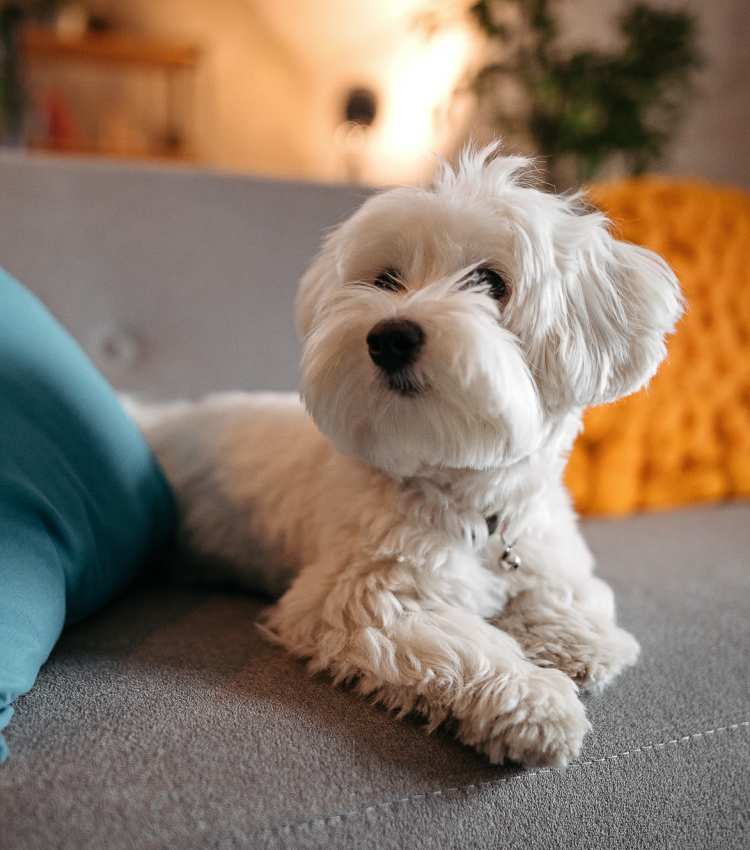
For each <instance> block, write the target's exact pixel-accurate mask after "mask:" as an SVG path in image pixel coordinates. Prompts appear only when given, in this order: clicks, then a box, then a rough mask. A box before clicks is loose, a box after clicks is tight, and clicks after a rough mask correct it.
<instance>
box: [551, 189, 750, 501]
mask: <svg viewBox="0 0 750 850" xmlns="http://www.w3.org/2000/svg"><path fill="white" fill-rule="evenodd" d="M591 196H592V199H593V201H594V202H595V203H596V204H597V205H598V206H600V207H601V208H602V209H604V210H605V211H606V212H607V213H608V214H609V216H610V217H611V219H612V220H613V222H614V223H615V230H616V232H617V235H618V236H619V237H620V238H622V239H626V240H628V241H630V242H637V243H640V244H642V245H645V246H646V247H648V248H651V249H653V250H654V251H656V252H658V253H659V254H661V255H662V256H663V257H664V258H665V259H666V260H667V262H668V263H670V265H671V266H672V268H673V269H674V270H675V273H676V274H677V276H678V277H679V279H680V282H681V284H682V287H683V292H684V294H685V297H686V299H687V314H686V315H685V317H684V318H683V319H682V320H681V322H680V324H679V325H678V328H677V333H676V334H675V335H674V336H673V337H671V338H670V340H669V355H668V357H667V360H666V361H665V363H664V364H663V365H662V367H661V369H660V370H659V372H658V373H657V375H656V377H655V378H654V380H653V381H652V382H651V384H650V386H649V387H648V388H647V389H646V390H644V391H641V392H639V393H637V394H636V395H634V396H631V397H630V398H627V399H624V400H623V401H620V402H618V403H616V404H611V405H606V406H602V407H598V408H595V409H593V410H590V411H589V412H588V413H587V415H586V418H585V425H584V431H583V433H582V434H581V436H580V437H579V439H578V441H577V443H576V445H575V447H574V449H573V453H572V455H571V458H570V463H569V467H568V473H567V482H568V485H569V487H570V489H571V491H572V493H573V497H574V499H575V502H576V506H577V508H578V510H579V511H580V512H581V513H584V514H625V513H629V512H631V511H635V510H654V509H659V508H666V507H671V506H675V505H684V504H688V503H691V502H706V501H715V500H721V499H729V498H734V497H738V496H748V495H750V195H747V194H744V193H743V192H741V191H738V190H733V189H729V188H720V187H716V186H711V185H708V184H702V183H698V182H692V181H678V180H672V179H668V178H655V177H648V178H640V179H632V180H625V181H620V182H616V183H611V184H601V185H599V186H595V187H594V188H593V189H592V191H591Z"/></svg>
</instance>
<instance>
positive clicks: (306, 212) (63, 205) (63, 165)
mask: <svg viewBox="0 0 750 850" xmlns="http://www.w3.org/2000/svg"><path fill="white" fill-rule="evenodd" d="M364 194H365V193H364V192H363V191H362V190H356V189H352V188H345V187H331V186H317V185H313V184H299V183H286V182H276V181H267V180H259V179H253V178H248V177H237V176H228V175H224V174H215V173H208V172H204V171H196V170H192V169H182V168H157V167H136V166H132V165H121V164H103V163H90V162H85V161H77V160H54V159H45V158H42V159H37V158H25V157H20V156H17V155H12V154H6V155H2V156H0V266H3V267H5V268H6V269H7V270H8V271H10V272H11V273H12V274H14V275H15V276H16V277H18V278H19V279H20V280H22V281H23V282H24V283H26V285H27V286H29V287H30V288H31V289H32V290H33V291H35V292H36V293H37V294H38V295H39V296H40V297H41V298H42V300H43V301H44V302H45V303H46V304H47V305H48V306H49V307H50V309H51V310H52V311H53V312H54V313H55V315H56V316H57V317H58V318H59V319H60V320H61V321H62V322H63V324H64V325H66V326H67V327H68V328H69V329H70V331H71V332H72V333H73V335H74V336H75V337H76V338H77V339H78V340H79V342H80V343H81V344H82V345H83V347H84V348H85V349H86V350H87V351H88V352H89V353H90V355H91V356H92V357H93V359H94V361H95V362H96V363H97V365H98V366H99V367H100V368H101V369H102V371H103V372H104V373H105V374H106V375H107V377H108V378H109V379H110V380H111V381H112V383H113V384H114V385H115V386H117V387H118V388H122V389H127V390H133V391H137V392H140V393H145V394H146V395H147V396H153V397H165V396H194V395H198V394H201V393H204V392H210V391H213V390H217V389H227V388H250V389H260V388H263V389H294V388H295V387H296V385H297V360H298V356H299V352H298V347H297V344H296V340H295V335H294V319H293V299H294V294H295V291H296V287H297V281H298V279H299V276H300V274H301V272H302V271H303V270H304V268H305V266H306V264H307V263H308V261H309V260H310V258H311V257H312V256H313V254H314V252H315V251H316V249H317V246H318V244H319V241H320V238H321V235H322V233H323V232H324V231H325V230H326V229H327V228H329V227H330V226H332V225H334V224H336V223H337V222H339V221H341V220H342V219H343V218H345V217H346V216H347V215H348V214H349V213H350V212H351V211H352V210H353V209H355V208H356V206H357V205H358V204H359V203H360V202H361V201H362V200H363V198H364Z"/></svg>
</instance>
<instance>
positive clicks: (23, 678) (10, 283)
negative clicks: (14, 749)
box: [0, 270, 174, 760]
mask: <svg viewBox="0 0 750 850" xmlns="http://www.w3.org/2000/svg"><path fill="white" fill-rule="evenodd" d="M173 522H174V508H173V505H172V496H171V494H170V492H169V490H168V487H167V485H166V482H165V480H164V478H163V476H162V474H161V472H160V470H159V469H158V467H157V465H156V461H155V459H154V458H153V456H152V455H151V453H150V450H149V449H148V447H147V445H146V443H145V441H144V440H143V438H142V437H141V435H140V432H139V431H138V430H137V428H136V426H135V424H134V423H132V422H131V421H130V419H129V418H128V417H127V416H126V414H125V412H124V411H123V410H122V408H121V407H120V404H119V402H118V401H117V398H116V397H115V395H114V393H113V392H112V391H111V389H110V388H109V386H108V385H107V383H106V381H104V379H103V378H102V377H101V376H100V375H99V374H98V373H97V371H96V370H95V369H94V367H93V366H92V365H91V364H90V363H89V361H88V360H87V358H86V356H85V355H84V354H83V352H81V350H80V349H79V348H78V346H77V345H76V343H75V342H74V341H73V339H72V338H71V337H70V336H69V335H68V334H67V333H66V332H65V331H64V330H63V329H62V328H61V327H60V326H59V325H58V323H57V322H56V321H55V320H54V319H53V318H52V316H51V315H50V314H49V313H48V312H47V310H46V309H45V308H44V307H43V306H42V304H41V303H40V302H39V301H38V300H37V299H36V298H35V297H34V296H33V295H31V293H29V292H28V291H27V290H25V289H24V288H23V287H22V286H21V285H20V284H18V283H17V282H16V281H14V280H13V279H12V278H10V277H9V276H8V275H7V274H5V273H4V272H2V270H0V730H2V729H3V728H4V727H5V726H6V725H7V723H8V721H9V720H10V716H11V714H12V712H13V707H12V704H13V701H14V699H15V698H16V697H17V696H18V695H19V694H22V693H25V692H26V691H28V690H29V688H31V686H32V685H33V683H34V680H35V678H36V676H37V673H38V671H39V668H40V666H41V665H42V664H43V663H44V661H45V660H46V658H47V656H48V655H49V653H50V650H51V649H52V647H53V645H54V643H55V641H56V640H57V638H58V637H59V635H60V632H61V630H62V627H63V625H64V624H65V623H71V622H75V621H77V620H80V619H81V618H82V617H85V616H87V615H88V614H91V613H92V612H93V611H95V610H96V609H98V608H99V607H101V606H102V605H103V604H104V603H105V602H107V601H108V600H110V599H112V598H113V597H114V596H115V595H116V594H117V593H118V592H119V591H121V590H122V588H123V587H125V585H126V584H127V583H128V582H129V581H130V579H131V578H132V576H133V575H134V573H135V572H136V571H137V569H138V568H139V567H140V566H141V565H142V564H143V562H144V559H145V558H146V557H147V555H148V554H149V553H150V552H153V551H154V550H155V547H156V546H157V545H158V544H159V542H160V541H163V540H165V539H166V537H167V536H168V534H169V533H170V530H171V528H172V525H173ZM6 755H7V751H6V748H5V744H4V741H3V738H2V735H1V734H0V760H3V759H4V758H5V756H6Z"/></svg>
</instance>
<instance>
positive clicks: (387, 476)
mask: <svg viewBox="0 0 750 850" xmlns="http://www.w3.org/2000/svg"><path fill="white" fill-rule="evenodd" d="M527 173H528V162H527V161H526V160H524V159H521V158H517V157H504V156H499V155H497V151H496V147H495V146H491V147H489V148H485V149H483V150H481V151H476V150H472V149H469V150H467V151H466V152H465V153H464V154H463V155H462V157H461V159H460V162H459V165H458V167H457V168H456V169H452V168H450V167H448V166H445V167H444V168H443V170H442V172H441V174H440V176H439V177H438V179H437V181H436V183H435V185H434V187H433V188H432V189H430V190H423V189H415V188H401V189H393V190H390V191H386V192H383V193H382V194H378V195H375V196H373V197H371V198H370V199H369V200H367V202H366V203H365V204H364V205H363V206H362V207H361V209H359V210H358V211H357V212H356V213H355V214H354V215H353V216H352V217H351V218H350V219H349V220H348V221H346V222H344V223H343V224H341V225H340V226H339V227H338V228H337V229H336V230H334V231H333V232H332V233H331V234H330V235H329V236H328V238H327V239H326V240H325V243H324V245H323V247H322V250H321V252H320V254H319V255H318V257H317V258H316V259H315V260H314V262H313V263H312V265H311V267H310V268H309V270H308V271H307V272H306V274H305V275H304V277H303V279H302V282H301V287H300V290H299V295H298V301H297V319H298V327H299V332H300V334H301V336H302V338H303V340H304V353H303V357H302V397H303V399H304V402H305V406H306V408H307V411H309V415H308V413H306V412H305V409H304V408H303V406H302V405H301V404H300V402H299V401H298V400H297V397H296V396H286V395H273V394H239V393H237V394H229V395H218V396H212V397H209V398H207V399H205V400H203V401H200V402H198V403H195V404H192V403H175V404H172V405H165V406H160V407H159V406H157V407H153V408H149V407H141V406H138V405H134V406H133V409H134V412H135V414H136V416H137V418H138V419H139V421H140V422H141V425H142V427H143V429H144V432H145V433H146V435H147V437H148V438H149V440H150V442H151V444H152V445H153V447H154V449H155V450H156V453H157V455H158V457H159V458H160V460H161V463H162V465H163V467H164V469H165V471H166V474H167V477H168V478H169V480H170V481H171V483H172V485H173V487H174V489H175V491H176V493H177V498H178V503H179V507H180V510H181V515H182V540H183V542H184V544H185V545H186V547H187V548H188V549H189V550H190V552H192V553H193V556H194V557H193V559H192V560H193V563H194V564H196V565H198V567H197V568H198V570H199V571H202V573H203V574H204V576H209V577H211V576H213V577H214V578H221V579H227V578H229V579H232V580H233V581H235V582H237V583H240V584H242V585H245V586H248V587H251V588H253V589H258V588H262V589H265V590H267V591H270V592H272V593H274V594H277V595H279V594H283V595H281V598H280V599H279V601H278V603H277V604H276V605H275V607H273V608H272V609H271V611H270V613H269V614H268V615H267V617H266V619H265V629H266V630H267V633H268V634H269V635H272V636H273V638H274V640H276V641H277V642H278V643H279V644H281V645H283V646H284V647H286V649H287V650H289V651H290V652H291V653H293V654H294V655H296V656H299V657H301V658H305V659H308V661H309V667H310V669H311V670H312V671H326V672H327V673H329V674H330V675H331V676H332V677H333V679H334V681H335V682H343V681H346V682H350V683H352V684H353V685H354V686H355V687H356V689H357V690H358V691H360V692H361V693H363V694H368V695H373V696H374V697H376V698H377V699H378V700H379V701H381V702H382V703H384V704H385V705H386V706H388V707H389V708H392V709H395V710H397V711H399V712H400V713H402V714H405V713H407V712H412V711H416V712H419V713H420V714H422V715H423V716H424V717H425V718H426V720H427V725H428V727H429V728H431V729H432V728H435V727H436V726H438V725H439V724H441V723H442V722H443V721H444V720H447V719H449V718H450V719H451V720H452V725H453V726H454V727H455V729H456V732H457V735H458V737H459V738H460V740H461V741H463V742H464V743H466V744H468V745H470V746H473V747H475V748H477V749H478V750H480V751H481V752H483V753H485V754H486V755H487V756H488V757H489V758H490V759H491V760H492V761H493V762H502V761H504V760H513V761H515V762H520V763H522V764H525V765H556V766H559V765H564V764H566V763H567V762H568V761H569V760H570V759H572V758H573V757H575V756H576V755H577V754H578V752H579V749H580V747H581V742H582V740H583V737H584V735H585V734H586V731H587V729H588V728H589V723H588V721H587V719H586V714H585V711H584V707H583V705H582V704H581V702H580V700H579V698H578V693H579V688H591V687H595V686H602V685H605V684H607V683H608V682H610V681H611V680H612V679H613V678H614V677H615V676H616V675H617V674H618V673H619V672H620V671H621V670H623V668H625V667H627V666H628V665H630V664H633V663H634V662H635V660H636V657H637V656H638V644H637V642H636V641H635V639H634V638H633V637H632V636H631V635H629V634H628V633H627V632H625V631H623V630H622V629H620V628H618V626H617V625H616V623H615V608H614V602H613V596H612V592H611V590H610V589H609V587H608V586H607V585H605V584H604V583H603V582H602V581H600V580H599V579H597V578H595V577H594V576H593V575H592V568H593V563H592V556H591V553H590V552H589V550H588V548H587V546H586V544H585V542H584V541H583V539H582V537H581V535H580V533H579V531H578V528H577V525H576V518H575V515H574V513H573V510H572V508H571V504H570V500H569V498H568V495H567V494H566V492H565V490H564V487H563V484H562V474H563V468H564V466H565V460H566V457H567V454H568V452H569V450H570V447H571V444H572V442H573V439H574V437H575V435H576V433H577V432H578V430H579V428H580V426H581V414H582V411H583V409H584V408H585V407H586V406H587V405H593V404H602V403H605V402H610V401H613V400H615V399H618V398H621V397H622V396H625V395H627V394H628V393H632V392H634V391H635V390H637V389H639V388H640V387H642V386H643V385H644V384H645V383H646V382H647V381H648V380H649V378H650V377H651V376H652V375H653V374H654V372H655V370H656V368H657V366H658V364H659V363H660V361H661V360H662V359H663V357H664V354H665V335H666V334H667V333H669V332H670V331H671V330H672V329H673V327H674V324H675V321H676V320H677V318H678V317H679V315H680V313H681V309H682V300H681V296H680V291H679V286H678V283H677V280H676V279H675V276H674V275H673V274H672V272H671V271H670V269H669V268H668V266H667V265H666V264H665V263H664V262H663V261H662V260H661V259H660V258H659V257H658V256H656V255H655V254H653V253H652V252H650V251H647V250H644V249H643V248H639V247H636V246H635V245H630V244H626V243H623V242H619V241H617V240H616V239H614V238H613V237H612V235H611V234H610V232H609V229H608V223H607V220H606V219H605V217H604V216H603V215H602V214H601V213H599V212H595V211H591V210H590V209H587V208H586V207H585V206H584V205H583V204H582V203H581V201H580V198H579V197H577V196H567V197H559V196H554V195H550V194H546V193H544V192H542V191H540V190H538V189H536V188H533V187H532V186H530V185H529V184H528V181H527V180H526V179H525V175H527Z"/></svg>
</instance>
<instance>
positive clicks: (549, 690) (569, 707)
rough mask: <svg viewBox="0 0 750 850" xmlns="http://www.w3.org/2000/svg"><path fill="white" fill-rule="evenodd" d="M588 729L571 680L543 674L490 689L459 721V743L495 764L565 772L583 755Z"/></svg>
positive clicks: (547, 672)
mask: <svg viewBox="0 0 750 850" xmlns="http://www.w3.org/2000/svg"><path fill="white" fill-rule="evenodd" d="M589 729H590V723H589V721H588V720H587V719H586V712H585V710H584V707H583V705H582V704H581V702H580V700H579V699H578V689H577V688H576V686H575V685H574V683H573V682H572V681H571V679H570V678H569V677H568V676H566V675H564V674H563V673H560V672H559V671H558V670H551V669H543V668H539V669H538V670H535V671H533V672H530V673H528V674H527V675H525V676H524V677H523V679H521V680H520V681H519V682H517V683H516V684H515V685H514V686H510V685H509V684H508V683H507V681H500V682H498V683H490V684H488V685H487V687H486V689H484V690H483V692H482V693H480V695H479V697H478V698H477V700H476V703H475V705H474V707H473V709H472V711H471V712H470V713H469V715H468V716H466V717H464V718H462V719H461V722H460V725H459V737H460V738H461V740H462V741H463V742H464V743H466V744H469V745H470V746H473V747H475V748H476V749H478V750H479V751H480V752H482V753H484V754H485V755H487V756H488V757H489V759H490V761H492V762H493V763H495V764H501V763H503V762H505V761H514V762H518V763H519V764H522V765H525V766H527V767H541V766H544V767H564V766H565V765H566V764H568V762H569V761H570V760H571V759H574V758H575V757H576V756H577V755H578V753H579V752H580V749H581V744H582V742H583V738H584V735H585V734H586V732H587V731H588V730H589Z"/></svg>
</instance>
